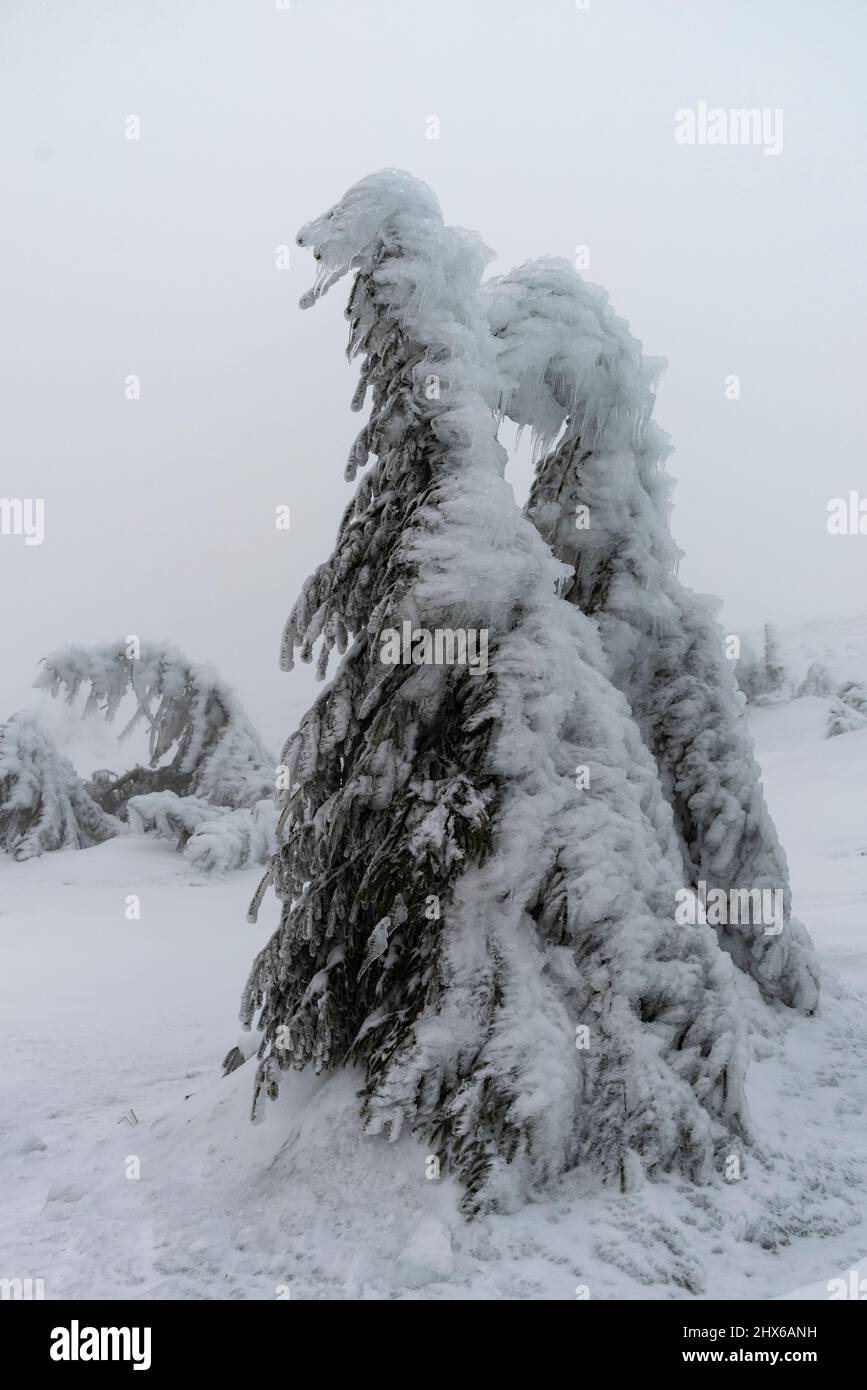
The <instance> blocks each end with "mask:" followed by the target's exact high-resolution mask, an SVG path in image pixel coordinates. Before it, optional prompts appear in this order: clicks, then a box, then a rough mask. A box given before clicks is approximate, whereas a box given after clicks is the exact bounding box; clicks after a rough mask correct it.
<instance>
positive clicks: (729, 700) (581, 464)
mask: <svg viewBox="0 0 867 1390" xmlns="http://www.w3.org/2000/svg"><path fill="white" fill-rule="evenodd" d="M483 298H484V303H485V306H486V309H487V313H488V317H489V321H490V323H491V327H492V329H493V332H494V333H495V335H496V337H497V339H498V341H499V346H500V352H499V362H500V369H501V373H502V378H503V386H502V409H503V411H504V413H505V414H506V415H508V416H509V417H510V418H511V419H513V420H515V421H516V422H517V423H518V425H519V426H528V427H529V428H530V429H531V430H532V432H533V435H534V438H535V445H536V450H537V458H538V462H537V467H536V475H535V480H534V483H533V487H532V491H531V495H530V498H529V501H528V504H527V512H528V515H529V516H530V517H531V518H532V520H533V521H534V522H535V524H536V526H537V527H538V529H539V531H540V533H541V534H542V535H543V536H544V537H545V539H546V540H547V541H548V542H549V543H550V545H551V546H552V548H553V550H554V553H555V555H556V556H557V557H558V558H559V559H560V560H562V561H564V562H565V563H566V564H567V565H568V566H569V569H570V573H569V577H568V578H567V579H566V580H565V581H564V582H563V583H562V585H561V593H562V596H563V597H564V598H565V599H566V600H568V601H569V602H570V603H572V604H574V605H576V606H577V607H578V608H580V609H581V610H582V611H583V612H585V613H588V614H592V615H593V617H594V618H595V619H596V621H597V623H598V625H599V630H600V634H601V636H602V640H603V643H604V647H605V651H606V654H607V656H608V660H609V662H610V668H611V671H612V675H613V679H614V681H615V684H616V685H617V686H618V687H619V688H620V689H621V690H622V691H624V693H625V694H626V696H627V699H628V701H629V704H630V707H631V709H632V710H633V712H634V715H635V717H636V719H637V720H638V723H639V725H640V727H641V729H642V732H643V734H644V738H645V741H646V743H647V746H648V747H649V748H650V749H651V750H652V752H653V754H654V757H655V759H656V762H657V765H658V767H659V771H660V775H661V778H662V782H663V786H664V788H665V791H666V795H667V797H668V799H669V801H670V803H671V805H672V807H673V810H674V818H675V823H676V826H677V830H678V832H679V838H680V843H681V848H682V853H683V859H684V865H685V872H686V875H687V883H688V884H689V885H693V886H694V885H695V884H697V883H699V882H700V881H704V882H705V883H706V884H707V885H708V887H713V888H721V889H724V890H730V889H732V888H737V887H745V888H771V889H773V888H777V889H782V890H783V891H784V894H785V905H786V906H785V915H786V925H785V929H784V931H783V932H782V933H781V934H780V935H778V936H772V935H769V934H766V932H765V930H764V927H763V926H762V925H761V924H759V925H757V926H755V927H752V928H751V927H749V926H747V927H744V926H740V927H737V928H731V927H728V926H726V927H720V928H719V929H718V930H719V934H720V940H721V941H722V943H723V945H724V946H725V947H726V949H727V950H728V951H730V953H731V955H732V956H733V958H734V960H735V961H736V962H737V964H738V965H739V966H740V967H741V968H742V969H744V970H746V971H748V972H749V973H751V974H752V975H753V976H754V978H755V979H756V980H757V982H758V983H759V985H760V987H761V988H762V990H763V992H764V993H765V994H766V995H767V996H768V997H770V998H774V999H781V1000H782V1001H783V1002H785V1003H787V1004H791V1005H794V1006H796V1007H798V1008H800V1009H802V1010H804V1011H805V1012H811V1011H812V1010H814V1009H815V1007H816V1003H817V998H818V972H817V967H816V964H815V957H814V952H813V948H812V944H811V942H810V939H809V937H808V936H807V933H806V932H805V930H804V928H803V927H802V926H801V925H800V923H798V922H797V921H795V920H794V919H792V918H791V916H790V897H791V895H790V889H789V875H788V868H787V864H786V859H785V855H784V853H783V850H782V848H781V846H780V843H779V840H778V838H777V834H776V830H775V828H774V825H773V823H772V821H771V819H770V816H769V814H768V811H767V807H766V805H765V800H764V795H763V792H762V786H761V781H760V774H759V769H758V767H757V765H756V762H755V759H754V757H753V751H752V746H751V739H750V735H749V731H748V727H747V724H746V722H745V720H744V718H743V712H742V708H741V704H740V701H739V699H738V695H737V688H736V685H735V678H734V673H733V671H732V669H731V663H730V662H728V661H727V660H726V658H725V655H724V646H723V642H724V634H723V632H722V630H721V628H720V627H719V626H718V625H717V623H716V622H715V619H714V615H713V612H712V609H711V607H710V604H709V601H708V600H705V599H703V598H701V597H699V596H698V595H696V594H693V593H691V592H690V591H689V590H688V589H686V588H685V587H684V585H683V584H681V583H680V581H679V580H678V578H677V576H676V566H677V561H678V558H679V555H680V552H679V551H678V549H677V547H676V546H675V544H674V542H673V540H672V537H671V534H670V530H669V525H668V518H669V511H670V505H669V499H670V490H671V486H672V483H671V479H670V477H669V476H668V475H667V474H666V472H665V469H664V462H665V459H666V457H667V455H668V454H669V452H670V446H669V443H668V440H667V437H666V436H665V435H664V434H663V433H662V431H661V430H660V429H659V428H658V426H657V425H656V424H655V422H654V421H653V419H652V418H651V412H652V409H653V404H654V383H655V380H656V377H657V375H658V372H659V370H660V365H661V364H660V363H659V362H658V361H656V360H650V361H645V360H643V358H642V353H641V346H640V344H639V343H638V342H636V340H635V339H634V338H632V336H631V335H630V333H629V331H628V328H627V325H626V324H625V322H624V321H623V320H622V319H619V318H617V317H616V315H615V314H614V313H613V312H612V310H611V308H610V307H609V305H608V298H607V295H606V294H605V293H604V292H603V291H602V290H600V289H598V288H596V287H595V286H592V285H588V284H586V283H585V282H584V280H583V279H582V278H581V277H580V276H579V275H578V274H577V273H576V272H575V271H574V270H573V269H572V267H571V266H570V265H569V264H568V263H567V262H565V261H559V260H540V261H533V262H530V263H528V264H526V265H523V266H521V267H519V268H518V269H517V270H515V271H512V272H511V273H510V274H509V275H506V276H504V277H503V278H502V279H499V280H496V281H493V282H491V283H490V284H489V286H488V287H487V288H486V291H485V293H484V296H483ZM765 664H766V666H767V668H768V672H769V673H770V674H771V675H772V676H773V678H774V679H775V680H776V678H777V675H778V674H779V665H780V663H779V662H778V661H777V660H776V657H775V655H774V648H773V639H772V643H771V650H770V655H769V656H768V653H767V652H766V663H765ZM777 688H779V687H777Z"/></svg>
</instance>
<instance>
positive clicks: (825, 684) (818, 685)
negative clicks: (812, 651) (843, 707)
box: [798, 661, 834, 700]
mask: <svg viewBox="0 0 867 1390" xmlns="http://www.w3.org/2000/svg"><path fill="white" fill-rule="evenodd" d="M833 694H834V678H833V676H832V675H831V672H830V671H829V670H828V668H827V666H824V665H823V664H822V662H821V661H814V662H812V663H811V665H810V666H809V668H808V670H807V674H806V675H805V676H804V679H803V680H802V681H801V684H800V685H799V686H798V699H799V700H803V699H804V697H805V696H807V695H815V696H818V697H819V698H821V699H825V700H828V699H831V698H832V696H833Z"/></svg>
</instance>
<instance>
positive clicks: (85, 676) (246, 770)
mask: <svg viewBox="0 0 867 1390" xmlns="http://www.w3.org/2000/svg"><path fill="white" fill-rule="evenodd" d="M130 645H131V644H128V643H124V642H117V643H112V644H109V645H108V646H103V647H64V648H62V649H60V650H59V651H56V652H52V653H51V655H50V656H47V657H45V659H44V661H43V662H42V670H41V671H40V673H39V675H38V676H37V677H36V680H35V682H34V684H35V685H36V686H37V687H39V688H40V689H44V690H48V691H49V692H50V694H51V695H53V696H56V695H58V694H59V693H60V692H61V691H63V692H64V693H65V695H66V699H67V702H68V703H69V704H73V703H74V702H75V699H76V697H77V695H78V693H79V691H80V690H81V689H82V688H86V689H87V690H88V694H87V700H86V702H85V706H84V714H85V715H89V714H93V713H95V712H96V711H100V712H101V713H103V714H104V716H105V718H106V719H107V720H108V721H109V722H111V721H112V720H113V719H114V717H115V715H116V714H117V711H118V708H119V706H120V704H121V702H122V701H123V699H124V697H125V696H126V695H127V694H128V693H130V692H131V693H132V694H133V695H134V697H135V701H136V709H135V713H134V714H133V716H132V718H131V719H130V720H129V722H128V724H127V725H126V726H125V728H124V729H123V730H122V731H121V734H120V738H121V739H123V738H125V737H126V736H127V735H128V734H130V733H131V732H132V730H133V729H134V728H135V727H136V726H137V725H138V724H140V723H142V722H146V723H147V724H148V726H149V728H150V750H149V751H150V766H149V767H147V768H144V767H135V768H132V769H131V770H130V771H128V772H126V773H124V774H123V775H122V776H120V777H118V778H116V779H114V780H112V779H111V776H110V775H106V774H105V773H104V772H102V773H100V774H99V775H98V776H97V777H95V778H94V780H93V782H92V783H90V784H89V789H90V791H91V795H92V796H93V797H94V799H95V800H97V801H98V802H99V804H100V805H101V806H103V808H104V809H105V810H106V811H109V812H112V813H114V814H116V815H120V816H124V815H125V814H126V805H127V802H128V801H129V799H130V797H132V796H140V795H144V794H146V793H149V794H151V795H153V794H155V793H158V792H163V791H170V792H174V794H175V795H176V796H181V797H186V796H195V797H199V798H201V799H202V800H204V801H207V802H210V803H211V804H212V805H214V806H227V807H231V808H239V807H252V806H254V805H255V804H256V802H258V801H260V800H262V799H264V798H270V797H273V794H274V787H275V765H274V761H273V759H272V758H271V757H270V756H269V754H268V752H267V750H266V749H265V747H264V745H263V743H262V740H261V739H260V737H259V735H258V733H257V732H256V730H255V728H254V727H253V725H252V723H251V722H250V719H249V717H248V715H247V713H246V711H245V709H244V707H243V706H242V704H241V702H240V701H239V700H238V698H237V696H236V695H235V694H234V692H233V691H232V690H230V689H229V687H228V686H227V685H226V684H225V683H224V682H223V681H221V680H220V678H219V676H218V675H217V673H216V672H215V671H214V670H213V669H212V668H211V667H209V666H205V665H199V664H195V663H193V662H191V661H189V660H188V659H187V658H186V657H185V656H184V655H183V653H182V652H180V651H178V650H177V648H175V647H170V646H164V645H162V644H157V643H147V642H145V643H142V644H141V646H140V648H139V649H138V654H137V655H130V654H129V653H130ZM166 759H170V760H169V761H166ZM166 810H167V813H171V812H172V811H173V807H172V805H171V803H167V806H166ZM149 813H150V814H151V815H152V816H153V815H155V810H154V807H153V803H152V802H151V803H149Z"/></svg>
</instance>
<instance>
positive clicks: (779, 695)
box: [765, 623, 789, 704]
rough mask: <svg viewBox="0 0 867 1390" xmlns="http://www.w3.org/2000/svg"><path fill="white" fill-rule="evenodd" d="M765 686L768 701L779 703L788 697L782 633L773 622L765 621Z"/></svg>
mask: <svg viewBox="0 0 867 1390" xmlns="http://www.w3.org/2000/svg"><path fill="white" fill-rule="evenodd" d="M765 687H766V690H767V697H766V699H767V702H768V703H773V704H779V703H780V702H781V701H782V700H785V699H786V698H787V695H788V692H789V678H788V676H787V674H786V666H785V661H784V658H783V649H782V644H781V642H780V634H779V632H778V631H777V629H776V628H775V627H774V626H773V624H772V623H765Z"/></svg>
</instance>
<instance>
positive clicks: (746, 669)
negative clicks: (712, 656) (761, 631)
mask: <svg viewBox="0 0 867 1390" xmlns="http://www.w3.org/2000/svg"><path fill="white" fill-rule="evenodd" d="M740 642H741V647H740V656H739V657H738V659H737V661H736V662H735V680H736V682H737V686H738V690H740V692H741V694H742V695H743V696H744V699H745V700H746V702H747V704H748V705H754V704H756V702H757V701H758V700H759V698H760V697H761V696H762V695H764V694H766V693H767V688H768V687H767V678H766V676H765V663H764V659H763V658H761V657H760V656H759V655H758V653H757V651H756V649H755V647H754V646H753V645H752V643H751V642H750V640H749V638H747V637H742V638H741V639H740Z"/></svg>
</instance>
